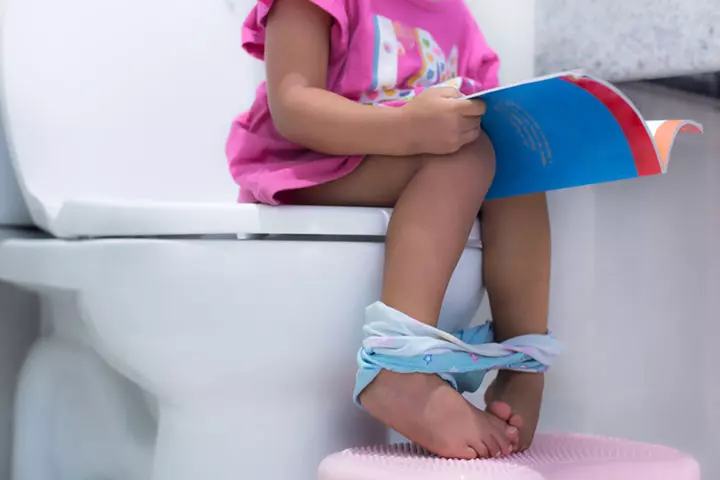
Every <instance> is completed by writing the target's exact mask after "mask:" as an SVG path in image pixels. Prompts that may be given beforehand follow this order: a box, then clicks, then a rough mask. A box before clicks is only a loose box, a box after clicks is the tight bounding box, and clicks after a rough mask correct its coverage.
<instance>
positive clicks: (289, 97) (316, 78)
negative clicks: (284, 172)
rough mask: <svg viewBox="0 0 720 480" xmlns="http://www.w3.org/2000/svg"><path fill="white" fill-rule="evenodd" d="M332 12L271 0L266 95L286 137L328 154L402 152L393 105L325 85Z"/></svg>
mask: <svg viewBox="0 0 720 480" xmlns="http://www.w3.org/2000/svg"><path fill="white" fill-rule="evenodd" d="M331 22H332V17H330V15H329V14H328V13H326V12H325V11H323V10H321V9H320V8H318V7H317V6H315V5H313V4H312V3H311V2H309V1H308V0H276V2H275V5H274V6H273V11H272V13H271V15H270V18H269V20H268V26H267V39H266V48H265V63H266V68H267V85H268V100H269V102H270V110H271V112H272V116H273V121H274V123H275V127H276V128H277V129H278V131H279V132H280V133H281V134H282V135H283V136H284V137H285V138H287V139H288V140H290V141H292V142H294V143H297V144H299V145H303V146H305V147H307V148H310V149H312V150H316V151H320V152H323V153H328V154H331V155H354V154H380V155H407V154H409V153H410V152H409V150H410V149H409V146H408V145H406V144H405V143H406V142H405V141H404V137H405V135H403V133H402V131H401V129H399V128H398V127H401V123H402V122H400V121H399V117H400V116H401V115H402V114H401V112H400V111H399V109H397V108H373V107H370V106H367V105H360V104H358V103H355V102H353V101H351V100H348V99H346V98H344V97H342V96H340V95H336V94H334V93H332V92H329V91H327V90H326V87H327V85H326V82H327V70H328V55H329V50H330V27H331Z"/></svg>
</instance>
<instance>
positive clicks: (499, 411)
mask: <svg viewBox="0 0 720 480" xmlns="http://www.w3.org/2000/svg"><path fill="white" fill-rule="evenodd" d="M488 412H490V413H492V414H493V415H495V416H496V417H498V418H499V419H500V420H503V421H505V422H509V421H510V419H511V417H512V416H513V413H512V408H511V407H510V404H508V403H505V402H500V401H497V402H491V403H490V404H489V405H488Z"/></svg>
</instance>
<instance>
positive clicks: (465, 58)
mask: <svg viewBox="0 0 720 480" xmlns="http://www.w3.org/2000/svg"><path fill="white" fill-rule="evenodd" d="M466 32H467V33H466V35H465V37H464V39H465V45H464V46H463V47H464V48H462V49H460V51H461V54H460V55H461V58H460V62H459V63H460V65H459V74H460V75H461V76H463V77H466V78H469V79H471V80H472V81H473V82H474V83H475V84H476V85H477V87H478V89H479V90H489V89H491V88H495V87H498V86H499V85H500V82H499V80H498V72H499V71H500V59H499V58H498V55H497V53H495V51H494V50H493V49H492V48H490V45H488V43H487V40H485V36H484V35H483V34H482V32H481V31H480V27H478V25H477V23H476V22H475V19H474V18H473V17H472V14H471V13H470V11H469V10H468V16H467V22H466Z"/></svg>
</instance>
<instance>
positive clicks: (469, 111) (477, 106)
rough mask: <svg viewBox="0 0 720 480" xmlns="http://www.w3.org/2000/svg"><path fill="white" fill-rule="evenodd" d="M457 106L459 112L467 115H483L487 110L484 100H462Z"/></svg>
mask: <svg viewBox="0 0 720 480" xmlns="http://www.w3.org/2000/svg"><path fill="white" fill-rule="evenodd" d="M457 108H458V112H459V113H460V114H461V115H464V116H466V117H481V116H483V115H485V112H486V111H487V107H486V105H485V102H483V101H482V100H460V101H459V102H458V107H457Z"/></svg>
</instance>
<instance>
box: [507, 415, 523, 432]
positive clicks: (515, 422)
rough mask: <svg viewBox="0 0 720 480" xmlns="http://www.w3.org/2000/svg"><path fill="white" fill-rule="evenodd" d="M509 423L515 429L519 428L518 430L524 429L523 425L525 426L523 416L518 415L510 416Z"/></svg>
mask: <svg viewBox="0 0 720 480" xmlns="http://www.w3.org/2000/svg"><path fill="white" fill-rule="evenodd" d="M508 423H509V424H510V425H512V426H513V427H515V428H518V429H520V428H522V427H523V424H524V422H523V418H522V415H520V414H518V413H514V414H512V415H510V419H509V420H508Z"/></svg>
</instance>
